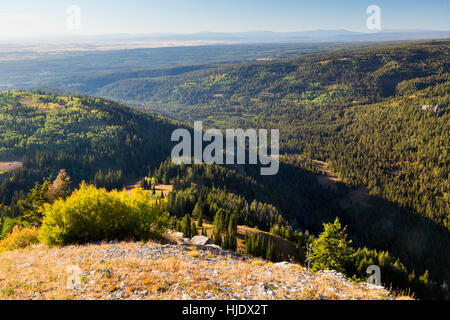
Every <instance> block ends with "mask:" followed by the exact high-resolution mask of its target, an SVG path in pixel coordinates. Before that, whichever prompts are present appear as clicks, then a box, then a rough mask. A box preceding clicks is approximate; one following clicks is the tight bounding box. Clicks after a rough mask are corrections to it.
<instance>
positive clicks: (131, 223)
mask: <svg viewBox="0 0 450 320" xmlns="http://www.w3.org/2000/svg"><path fill="white" fill-rule="evenodd" d="M41 211H42V216H43V221H42V226H41V228H40V230H39V239H40V240H41V241H42V242H44V243H46V244H47V245H66V244H74V243H88V242H93V241H103V240H141V239H149V238H154V237H158V236H160V235H161V234H162V233H163V232H164V231H165V230H166V229H167V228H168V225H169V216H168V214H167V213H166V212H164V210H163V209H162V206H161V205H156V204H155V201H154V200H152V199H151V195H150V194H149V193H148V192H145V191H143V190H142V189H135V190H133V191H132V192H131V194H127V193H126V191H120V192H119V191H112V192H107V191H106V190H105V189H97V188H96V187H94V186H91V185H86V184H85V183H83V184H82V185H81V186H80V188H79V189H78V190H76V191H74V192H73V194H72V195H71V196H69V197H68V198H66V199H65V200H64V199H60V200H57V201H55V202H54V203H53V204H45V205H44V206H43V207H42V208H41Z"/></svg>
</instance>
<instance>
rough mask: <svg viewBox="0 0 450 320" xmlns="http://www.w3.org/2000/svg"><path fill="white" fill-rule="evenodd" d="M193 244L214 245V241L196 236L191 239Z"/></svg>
mask: <svg viewBox="0 0 450 320" xmlns="http://www.w3.org/2000/svg"><path fill="white" fill-rule="evenodd" d="M191 242H192V244H195V245H197V246H206V245H207V244H212V241H211V239H210V238H208V237H205V236H195V237H193V238H192V239H191Z"/></svg>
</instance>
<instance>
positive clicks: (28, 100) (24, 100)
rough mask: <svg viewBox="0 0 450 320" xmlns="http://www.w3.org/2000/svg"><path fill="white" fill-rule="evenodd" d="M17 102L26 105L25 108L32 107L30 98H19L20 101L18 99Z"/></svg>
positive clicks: (32, 103) (32, 102)
mask: <svg viewBox="0 0 450 320" xmlns="http://www.w3.org/2000/svg"><path fill="white" fill-rule="evenodd" d="M19 101H20V103H23V104H25V105H27V106H29V107H31V106H32V105H34V101H33V99H32V98H29V97H27V98H21V99H19Z"/></svg>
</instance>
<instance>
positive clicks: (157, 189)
mask: <svg viewBox="0 0 450 320" xmlns="http://www.w3.org/2000/svg"><path fill="white" fill-rule="evenodd" d="M138 187H140V180H138V181H136V182H134V183H132V184H130V185H128V186H127V187H126V190H127V193H131V191H132V190H133V189H136V188H138ZM172 189H173V186H172V185H171V184H157V185H156V186H155V192H156V193H157V194H161V191H162V192H163V194H164V196H167V195H168V194H169V192H170V191H172ZM146 191H148V192H152V191H153V190H146Z"/></svg>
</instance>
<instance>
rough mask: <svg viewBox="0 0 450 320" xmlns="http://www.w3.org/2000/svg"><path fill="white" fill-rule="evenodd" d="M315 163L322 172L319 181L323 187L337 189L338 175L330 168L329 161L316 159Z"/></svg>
mask: <svg viewBox="0 0 450 320" xmlns="http://www.w3.org/2000/svg"><path fill="white" fill-rule="evenodd" d="M314 164H315V165H316V168H317V169H318V170H319V171H320V172H321V173H322V175H320V176H318V177H317V181H318V182H319V184H320V185H321V186H322V187H325V188H330V189H333V190H336V188H337V186H336V182H337V181H338V177H337V176H336V174H335V173H334V172H331V171H330V170H329V169H328V163H326V162H324V161H319V160H314Z"/></svg>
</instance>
